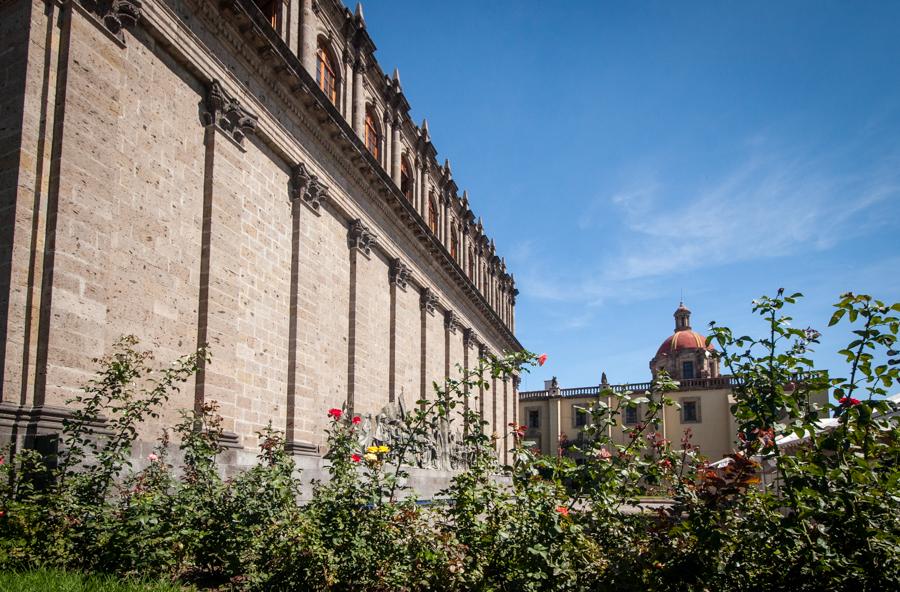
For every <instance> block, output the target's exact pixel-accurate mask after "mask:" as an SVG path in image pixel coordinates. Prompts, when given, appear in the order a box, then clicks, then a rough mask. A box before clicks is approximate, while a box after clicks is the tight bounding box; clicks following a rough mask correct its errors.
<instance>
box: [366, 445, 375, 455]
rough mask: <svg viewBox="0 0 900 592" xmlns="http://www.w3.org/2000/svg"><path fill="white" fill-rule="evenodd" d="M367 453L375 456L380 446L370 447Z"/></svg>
mask: <svg viewBox="0 0 900 592" xmlns="http://www.w3.org/2000/svg"><path fill="white" fill-rule="evenodd" d="M366 452H368V453H369V454H375V453H376V452H378V446H369V447H368V448H366Z"/></svg>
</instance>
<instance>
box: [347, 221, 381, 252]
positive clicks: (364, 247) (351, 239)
mask: <svg viewBox="0 0 900 592" xmlns="http://www.w3.org/2000/svg"><path fill="white" fill-rule="evenodd" d="M377 242H378V237H376V236H375V234H374V233H373V232H372V231H371V230H369V227H368V226H366V225H365V224H363V221H362V220H361V219H359V218H357V219H356V220H353V221H352V222H350V228H349V229H348V230H347V245H348V246H349V247H350V248H351V249H359V251H360V252H362V253H363V254H364V255H366V256H368V255H370V254H371V253H372V247H374V246H375V244H376V243H377Z"/></svg>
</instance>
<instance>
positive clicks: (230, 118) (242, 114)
mask: <svg viewBox="0 0 900 592" xmlns="http://www.w3.org/2000/svg"><path fill="white" fill-rule="evenodd" d="M203 119H204V121H205V123H206V125H215V126H216V127H218V128H219V129H220V130H222V132H223V133H225V134H226V135H227V136H228V137H230V138H231V139H232V140H234V141H235V142H236V143H237V144H238V146H241V147H243V146H244V138H245V137H247V134H250V133H254V132H256V124H257V121H258V118H257V117H256V115H253V114H252V113H250V112H249V111H247V110H246V109H244V107H243V106H241V104H240V103H239V102H238V100H237V99H235V98H234V97H232V96H230V95H228V94H227V93H226V92H225V90H224V89H223V88H222V85H221V84H219V81H218V80H213V81H212V82H211V83H210V84H209V87H208V88H207V93H206V103H205V111H204V112H203Z"/></svg>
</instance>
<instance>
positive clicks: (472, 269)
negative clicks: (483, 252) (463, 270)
mask: <svg viewBox="0 0 900 592" xmlns="http://www.w3.org/2000/svg"><path fill="white" fill-rule="evenodd" d="M469 279H470V280H472V281H473V282H474V281H475V249H469Z"/></svg>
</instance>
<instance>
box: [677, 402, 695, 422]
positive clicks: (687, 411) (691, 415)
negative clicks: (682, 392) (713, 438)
mask: <svg viewBox="0 0 900 592" xmlns="http://www.w3.org/2000/svg"><path fill="white" fill-rule="evenodd" d="M681 423H700V400H699V399H682V400H681Z"/></svg>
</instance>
